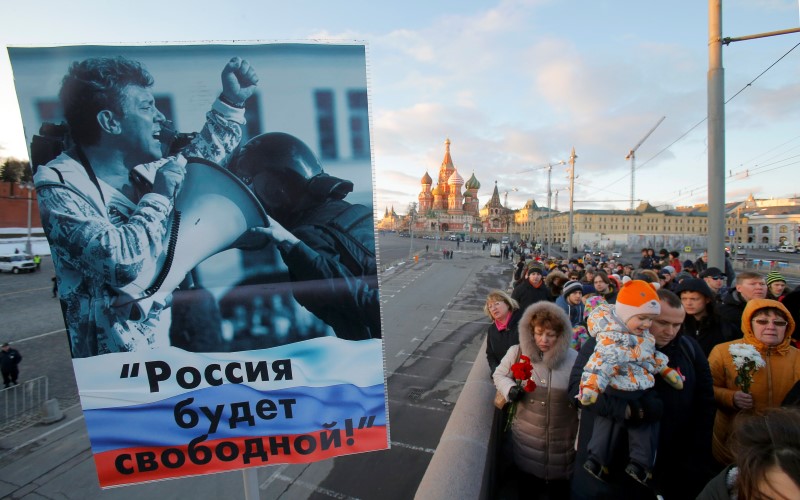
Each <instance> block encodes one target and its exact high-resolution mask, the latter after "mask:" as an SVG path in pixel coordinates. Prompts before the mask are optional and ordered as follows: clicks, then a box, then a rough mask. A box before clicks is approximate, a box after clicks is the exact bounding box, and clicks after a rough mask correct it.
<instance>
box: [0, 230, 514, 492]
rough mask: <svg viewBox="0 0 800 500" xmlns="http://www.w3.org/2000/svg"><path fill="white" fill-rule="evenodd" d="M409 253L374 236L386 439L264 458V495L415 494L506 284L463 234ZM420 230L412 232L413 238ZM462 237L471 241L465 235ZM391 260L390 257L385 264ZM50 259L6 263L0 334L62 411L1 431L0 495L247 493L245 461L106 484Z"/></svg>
mask: <svg viewBox="0 0 800 500" xmlns="http://www.w3.org/2000/svg"><path fill="white" fill-rule="evenodd" d="M419 242H421V243H422V242H427V243H428V244H429V252H427V253H426V252H425V251H424V245H425V243H422V244H421V245H420V246H419V247H417V248H415V249H414V253H413V254H412V257H413V255H415V254H416V255H418V261H417V262H414V259H413V258H411V259H408V256H409V245H410V244H412V243H411V242H410V239H409V238H400V237H398V236H396V235H386V236H383V237H381V239H380V240H379V248H380V254H381V267H382V268H384V269H387V270H386V271H384V272H383V273H382V274H381V304H382V316H383V324H384V356H385V367H386V373H387V388H388V391H387V392H388V402H389V418H390V433H391V449H390V450H388V451H382V452H372V453H365V454H361V455H352V456H347V457H340V458H336V459H333V460H326V461H323V462H318V463H314V464H299V465H276V466H270V467H262V468H259V469H256V470H257V479H258V485H259V491H260V497H261V498H281V499H295V498H297V499H300V498H303V499H306V498H308V499H327V498H343V499H348V498H363V499H371V498H375V499H378V498H380V499H407V498H412V497H413V496H414V493H415V492H416V489H417V486H418V484H419V482H420V480H421V479H422V476H423V475H424V473H425V469H426V468H427V465H428V463H429V462H430V459H431V457H432V455H433V453H434V451H435V449H436V446H437V444H438V441H439V438H440V436H441V433H442V431H443V430H444V427H445V425H446V424H447V420H448V419H449V416H450V412H451V411H452V408H453V406H454V405H455V402H456V400H457V399H458V395H459V394H460V392H461V388H462V387H463V384H464V381H465V380H466V377H467V374H468V373H469V370H470V369H471V367H472V364H473V363H474V362H475V360H476V358H477V359H478V360H482V359H483V358H482V357H481V356H480V354H481V353H479V352H478V351H479V348H480V345H481V342H482V340H483V334H484V333H485V331H486V327H487V324H488V323H487V319H486V318H485V316H484V315H483V312H482V308H483V303H484V301H485V297H486V294H487V293H488V291H489V290H491V289H493V288H505V287H506V286H507V285H508V282H509V279H510V276H511V266H510V264H509V262H508V261H502V262H501V261H500V260H499V259H496V258H490V257H488V249H487V251H486V252H482V251H481V250H480V245H479V244H467V245H464V244H463V243H462V244H461V245H459V247H458V248H456V245H455V242H448V243H452V244H451V245H450V246H451V247H452V249H453V250H455V255H454V258H453V259H447V260H445V259H443V258H442V254H441V251H440V249H441V246H439V245H437V246H438V247H439V248H436V249H435V250H434V244H433V242H431V241H430V240H419ZM416 243H417V241H416V240H415V241H414V242H413V244H414V245H415V246H416ZM462 245H464V246H462ZM387 262H390V263H389V264H387ZM51 277H52V263H51V261H50V259H49V257H48V258H45V259H44V260H43V263H42V270H41V271H40V272H38V273H33V274H30V275H10V274H3V275H0V318H2V329H1V330H0V340H8V341H9V342H11V343H12V344H13V345H15V346H16V347H17V348H18V349H19V350H20V351H21V353H22V355H23V358H24V359H23V363H22V365H21V379H30V378H33V377H36V376H41V375H46V376H47V377H48V380H49V381H50V397H54V398H56V399H58V401H59V403H60V406H61V408H62V409H64V410H65V412H64V413H65V418H64V419H63V420H61V421H59V422H56V423H53V424H50V425H36V426H33V427H28V428H25V429H22V430H17V431H14V432H11V433H6V434H3V432H2V431H0V497H1V498H14V499H16V498H24V499H56V498H59V499H63V498H75V499H93V498H103V499H112V498H113V499H134V498H136V499H140V498H147V497H150V498H159V499H162V498H164V499H165V498H176V499H177V498H181V499H183V498H198V499H204V498H222V497H234V498H243V497H244V487H243V475H242V473H241V472H229V473H221V474H216V475H211V476H201V477H195V478H183V479H175V480H170V481H163V482H157V483H149V484H141V485H135V486H127V487H121V488H115V489H111V490H100V488H99V486H98V483H97V478H96V474H95V468H94V462H93V460H92V455H91V450H90V446H89V441H88V436H87V433H86V427H85V424H84V420H83V416H82V412H81V409H80V406H79V405H77V402H78V394H77V387H76V384H75V379H74V376H73V374H72V364H71V360H70V357H69V351H68V346H67V340H66V334H65V332H64V327H63V320H62V317H61V312H60V307H59V306H58V303H57V300H56V299H52V298H51V294H50V290H51V285H52V283H51V281H50V278H51Z"/></svg>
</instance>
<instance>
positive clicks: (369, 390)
mask: <svg viewBox="0 0 800 500" xmlns="http://www.w3.org/2000/svg"><path fill="white" fill-rule="evenodd" d="M188 398H194V401H192V403H191V404H189V405H187V406H185V407H181V408H183V409H184V410H191V411H192V412H194V413H195V414H196V415H197V416H198V417H199V422H198V423H197V424H196V425H195V426H194V427H192V428H188V429H184V428H181V427H180V426H179V425H178V424H177V423H176V420H175V407H176V405H177V404H178V403H180V402H181V401H185V400H186V399H188ZM292 398H294V399H296V401H297V402H296V403H295V404H294V405H293V406H292V412H293V413H292V415H291V418H287V416H286V414H285V412H284V409H283V406H282V405H280V404H278V400H279V399H292ZM263 399H269V400H272V401H273V402H274V403H275V405H276V406H277V410H276V413H277V415H276V417H275V418H272V419H269V420H265V419H262V418H260V417H259V416H258V415H257V413H256V407H257V403H258V401H261V400H263ZM235 403H247V404H246V405H243V406H249V407H250V409H251V413H250V414H251V415H252V416H253V418H254V421H255V422H254V423H255V425H253V426H251V425H249V423H248V422H247V421H246V420H243V421H239V422H231V417H232V415H231V413H232V411H231V408H232V404H235ZM218 405H224V408H223V409H222V417H221V419H220V421H219V424H218V426H217V429H216V430H215V432H214V433H209V427H210V425H211V422H210V420H209V418H208V417H206V416H205V415H204V414H203V413H202V412H201V408H202V407H205V408H207V409H209V411H210V412H211V413H212V414H213V413H216V408H217V406H218ZM385 408H386V407H385V400H384V386H383V384H381V385H374V386H370V387H357V386H353V385H334V386H328V387H294V388H290V389H281V390H276V391H269V392H261V391H257V390H255V389H253V388H251V387H248V386H246V385H238V384H237V385H232V384H226V385H222V386H217V387H211V388H205V389H201V390H198V391H194V392H187V393H185V394H182V395H181V396H177V397H173V398H169V399H165V400H163V401H158V402H154V403H148V404H144V405H136V406H127V407H118V408H105V409H96V410H86V411H84V415H85V417H86V425H87V427H88V428H89V429H90V433H89V437H90V440H91V443H92V450H93V452H94V453H100V452H104V451H109V450H115V449H121V448H133V447H152V446H178V445H185V444H188V443H189V442H190V441H191V440H193V439H195V438H197V437H199V436H202V435H203V434H209V435H208V438H207V439H208V440H214V439H223V438H234V437H243V436H244V437H257V436H272V435H285V434H304V433H311V432H318V431H320V430H321V429H323V425H327V426H328V427H330V425H331V424H332V423H335V427H336V428H339V429H344V428H345V419H348V418H349V419H352V420H353V425H354V426H355V427H357V426H358V420H359V419H360V418H361V417H369V416H374V417H375V421H374V425H376V426H381V425H386V421H387V419H386V413H385ZM238 413H239V416H246V415H243V412H241V411H240V412H238ZM188 420H189V419H185V421H188ZM232 425H235V428H232Z"/></svg>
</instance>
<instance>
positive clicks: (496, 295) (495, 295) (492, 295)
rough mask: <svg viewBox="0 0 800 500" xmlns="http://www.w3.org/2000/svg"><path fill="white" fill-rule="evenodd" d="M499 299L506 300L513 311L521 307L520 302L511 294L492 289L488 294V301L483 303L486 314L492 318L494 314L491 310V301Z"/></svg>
mask: <svg viewBox="0 0 800 500" xmlns="http://www.w3.org/2000/svg"><path fill="white" fill-rule="evenodd" d="M498 300H499V301H502V302H505V303H506V304H507V305H508V308H509V309H511V310H512V311H516V310H517V309H519V302H517V301H516V300H514V299H512V298H511V295H509V294H507V293H506V292H504V291H502V290H492V291H491V292H489V295H487V296H486V303H485V304H484V305H483V312H484V313H486V315H487V316H489V317H490V318H491V317H492V314H491V313H490V312H489V303H490V302H497V301H498Z"/></svg>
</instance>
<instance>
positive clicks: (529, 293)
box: [511, 261, 550, 312]
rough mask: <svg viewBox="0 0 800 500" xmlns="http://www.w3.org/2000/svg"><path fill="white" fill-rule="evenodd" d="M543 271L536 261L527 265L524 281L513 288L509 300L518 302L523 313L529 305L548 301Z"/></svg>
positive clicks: (548, 293)
mask: <svg viewBox="0 0 800 500" xmlns="http://www.w3.org/2000/svg"><path fill="white" fill-rule="evenodd" d="M542 274H544V270H543V268H542V265H541V264H540V263H538V262H536V261H534V262H531V263H530V264H528V275H527V277H526V278H525V281H523V282H522V283H520V284H519V285H517V286H515V287H514V291H513V292H512V293H511V298H512V299H514V300H516V301H517V302H519V308H520V310H522V311H523V312H524V311H525V309H527V308H528V306H529V305H531V304H534V303H536V302H539V301H540V300H549V298H550V297H549V295H550V292H549V290H548V289H547V285H545V283H544V278H543V277H542Z"/></svg>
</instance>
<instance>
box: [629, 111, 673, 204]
mask: <svg viewBox="0 0 800 500" xmlns="http://www.w3.org/2000/svg"><path fill="white" fill-rule="evenodd" d="M665 118H666V116H662V117H661V119H660V120H658V122H657V123H656V124H655V125H654V126H653V128H651V129H650V132H648V133H647V134H646V135H645V136H644V137H642V140H641V141H639V143H638V144H637V145H635V146H634V147H633V148H632V149H631V150H630V151H628V155H627V156H626V157H625V159H626V160H630V161H631V210H633V203H634V201H635V200H636V150H637V149H639V146H641V145H642V143H643V142H644V141H646V140H647V138H648V137H650V134H652V133H653V132H654V131H655V130H656V129H657V128H658V126H659V125H661V122H663V121H664V119H665Z"/></svg>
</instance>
